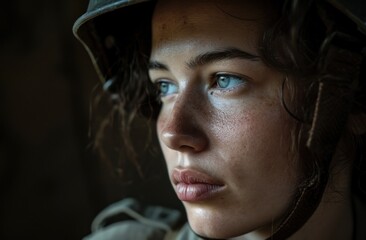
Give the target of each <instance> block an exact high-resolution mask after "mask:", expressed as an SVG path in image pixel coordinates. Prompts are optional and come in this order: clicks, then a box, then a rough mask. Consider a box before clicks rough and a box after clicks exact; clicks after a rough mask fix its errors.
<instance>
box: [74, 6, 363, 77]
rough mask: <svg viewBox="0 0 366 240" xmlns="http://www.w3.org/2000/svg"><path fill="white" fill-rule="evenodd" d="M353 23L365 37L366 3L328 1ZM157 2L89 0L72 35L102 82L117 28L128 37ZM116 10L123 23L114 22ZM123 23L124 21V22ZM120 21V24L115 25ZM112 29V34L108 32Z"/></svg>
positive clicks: (108, 73) (108, 74) (111, 57)
mask: <svg viewBox="0 0 366 240" xmlns="http://www.w3.org/2000/svg"><path fill="white" fill-rule="evenodd" d="M326 1H327V2H329V3H330V4H331V5H333V6H334V7H336V8H337V9H338V10H339V11H341V12H342V14H344V15H345V16H347V17H348V18H349V19H351V21H352V22H354V23H355V24H356V25H357V27H358V30H359V31H360V32H363V33H364V34H366V6H365V5H366V4H365V1H363V0H352V1H347V0H326ZM153 2H155V1H154V0H90V1H89V5H88V8H87V11H86V13H85V14H83V15H82V16H81V17H79V18H78V19H77V20H76V22H75V24H74V26H73V32H74V35H75V36H76V38H77V39H78V40H79V41H80V42H81V43H82V44H83V45H84V47H85V49H86V51H87V52H88V54H89V55H90V58H91V60H92V63H93V65H94V67H95V69H96V72H97V74H98V76H99V78H100V80H101V81H102V82H104V81H106V80H107V79H109V78H110V77H112V76H113V72H112V70H111V65H112V64H113V63H114V61H115V60H116V59H115V57H116V56H115V54H113V53H111V51H113V49H112V48H113V44H114V42H113V41H114V40H115V39H114V34H115V33H116V28H118V29H120V31H122V34H123V35H124V36H129V35H130V34H131V33H130V32H129V31H131V30H132V29H131V28H133V27H134V25H136V22H139V21H141V20H142V19H141V18H146V14H147V15H150V14H151V13H152V10H153ZM116 11H118V12H119V16H120V17H122V20H118V19H117V18H115V19H113V17H112V16H113V15H115V14H116V13H115V12H116ZM123 20H124V21H123ZM116 21H118V22H116ZM108 30H110V31H108Z"/></svg>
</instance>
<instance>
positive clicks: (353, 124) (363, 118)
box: [347, 113, 366, 135]
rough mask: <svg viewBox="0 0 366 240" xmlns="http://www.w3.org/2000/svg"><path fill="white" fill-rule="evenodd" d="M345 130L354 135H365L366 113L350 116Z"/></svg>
mask: <svg viewBox="0 0 366 240" xmlns="http://www.w3.org/2000/svg"><path fill="white" fill-rule="evenodd" d="M347 129H348V130H349V131H350V132H351V133H352V134H354V135H363V134H365V133H366V113H358V114H350V115H349V117H348V122H347Z"/></svg>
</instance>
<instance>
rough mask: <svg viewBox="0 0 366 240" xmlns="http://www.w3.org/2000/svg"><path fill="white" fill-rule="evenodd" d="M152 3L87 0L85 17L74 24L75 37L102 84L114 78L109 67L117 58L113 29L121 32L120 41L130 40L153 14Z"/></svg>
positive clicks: (136, 0) (148, 1)
mask: <svg viewBox="0 0 366 240" xmlns="http://www.w3.org/2000/svg"><path fill="white" fill-rule="evenodd" d="M151 2H152V1H151V0H90V1H89V5H88V9H87V11H86V13H85V14H83V15H82V16H81V17H79V18H78V19H77V20H76V22H75V24H74V26H73V32H74V35H75V36H76V38H77V39H78V40H79V41H80V42H81V43H82V44H83V45H84V47H85V49H86V51H87V52H88V54H89V56H90V58H91V60H92V63H93V65H94V67H95V69H96V72H97V74H98V76H99V79H100V80H101V81H102V82H104V81H106V80H108V79H109V78H110V77H112V76H113V74H114V73H113V71H112V69H111V65H113V63H114V62H115V61H116V58H117V57H118V56H117V55H116V54H115V52H114V51H115V49H114V43H115V41H116V39H115V37H116V29H117V28H118V29H120V31H121V33H120V34H119V35H121V37H122V38H123V37H128V36H130V35H131V32H132V31H133V28H134V27H135V26H136V25H137V24H138V23H139V22H142V21H143V19H146V18H148V17H149V15H151V14H152V9H153V7H152V3H151ZM137 5H138V6H137ZM116 11H118V13H119V14H118V16H119V17H118V18H117V17H115V15H116Z"/></svg>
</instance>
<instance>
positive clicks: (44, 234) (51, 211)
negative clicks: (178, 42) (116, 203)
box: [0, 0, 114, 240]
mask: <svg viewBox="0 0 366 240" xmlns="http://www.w3.org/2000/svg"><path fill="white" fill-rule="evenodd" d="M86 6H87V1H86V0H77V1H75V0H62V1H49V0H36V1H27V0H10V1H2V3H1V7H0V187H1V192H0V239H63V240H65V239H80V238H81V237H82V236H84V235H86V234H87V233H88V232H89V226H90V222H91V219H92V218H93V217H94V215H95V214H96V213H97V211H99V210H100V209H101V208H102V207H103V206H105V205H106V204H107V203H108V202H111V201H113V200H114V199H112V198H113V197H110V196H109V197H108V195H106V194H105V193H104V192H103V191H105V190H103V184H102V183H101V181H100V178H99V177H98V175H99V171H98V168H99V167H98V164H97V161H96V160H95V159H93V157H91V156H90V153H89V151H88V148H87V146H88V144H89V141H90V140H89V139H88V138H87V130H88V107H89V98H90V92H91V89H92V88H93V87H94V86H95V84H96V83H97V79H96V76H95V73H94V70H93V69H92V66H91V64H90V61H89V59H88V56H87V54H86V53H85V51H84V49H82V46H81V44H79V43H78V42H77V41H76V40H75V39H74V37H73V35H72V31H71V28H72V24H73V22H74V20H75V19H76V18H77V17H78V16H79V15H80V14H81V13H82V12H84V11H85V10H86ZM112 191H113V190H111V192H112Z"/></svg>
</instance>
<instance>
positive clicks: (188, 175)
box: [172, 168, 224, 186]
mask: <svg viewBox="0 0 366 240" xmlns="http://www.w3.org/2000/svg"><path fill="white" fill-rule="evenodd" d="M172 181H173V183H174V185H177V184H178V183H185V184H210V185H219V186H222V185H224V184H223V183H222V182H221V181H219V180H218V179H216V178H214V177H211V176H210V175H208V174H207V173H204V172H202V171H198V170H195V169H186V168H185V169H180V168H175V169H174V170H173V172H172Z"/></svg>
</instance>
